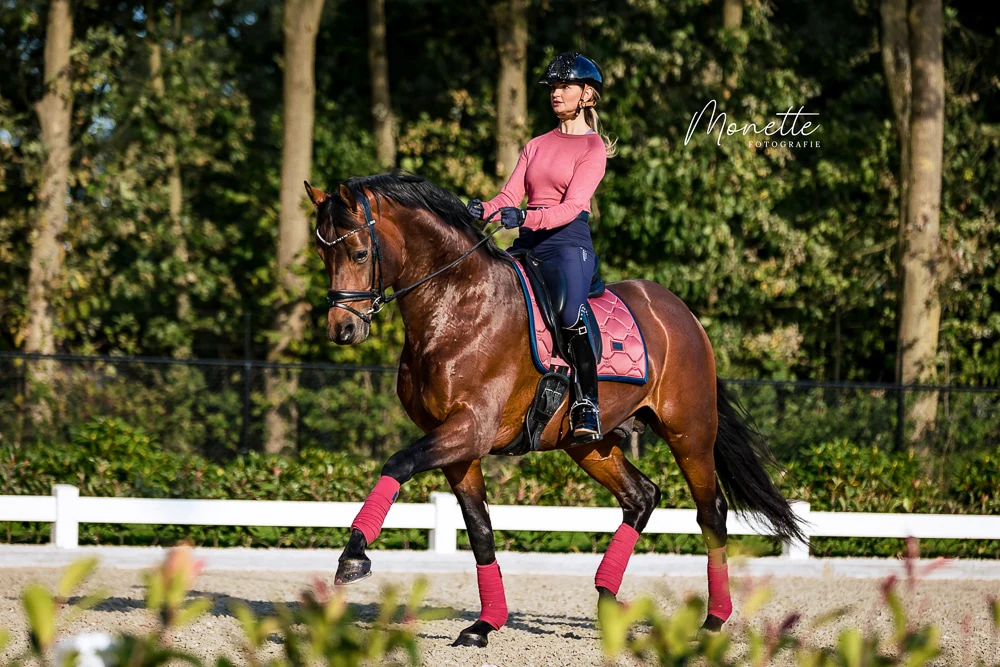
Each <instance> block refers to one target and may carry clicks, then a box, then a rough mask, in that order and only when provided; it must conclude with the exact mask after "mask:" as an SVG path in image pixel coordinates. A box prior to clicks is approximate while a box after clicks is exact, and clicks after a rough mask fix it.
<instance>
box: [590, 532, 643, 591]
mask: <svg viewBox="0 0 1000 667" xmlns="http://www.w3.org/2000/svg"><path fill="white" fill-rule="evenodd" d="M638 541H639V533H637V532H635V528H633V527H632V526H627V525H625V524H624V523H623V524H622V525H620V526H618V530H616V531H615V536H614V537H612V538H611V544H610V545H609V546H608V550H607V551H606V552H605V553H604V558H603V559H602V560H601V566H600V567H598V568H597V576H596V577H594V585H595V586H603V587H604V588H607V589H608V590H609V591H611V592H612V593H614V594H615V595H618V589H619V588H620V587H621V585H622V577H624V576H625V568H626V567H627V566H628V559H629V557H630V556H631V555H632V549H635V543H636V542H638Z"/></svg>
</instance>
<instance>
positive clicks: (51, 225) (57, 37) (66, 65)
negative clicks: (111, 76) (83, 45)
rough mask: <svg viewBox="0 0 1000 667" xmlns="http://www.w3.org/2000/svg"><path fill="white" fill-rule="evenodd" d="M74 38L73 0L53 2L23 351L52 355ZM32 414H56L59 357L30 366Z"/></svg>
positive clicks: (40, 106)
mask: <svg viewBox="0 0 1000 667" xmlns="http://www.w3.org/2000/svg"><path fill="white" fill-rule="evenodd" d="M72 41H73V15H72V13H71V8H70V2H69V0H53V2H52V4H51V5H49V18H48V27H47V28H46V33H45V92H44V94H43V96H42V99H41V100H39V101H38V102H37V103H36V105H35V111H36V113H37V114H38V120H39V124H40V125H41V128H42V146H43V148H44V151H45V171H44V172H43V174H42V181H41V188H40V192H39V196H38V213H37V218H36V228H35V229H34V230H32V233H31V260H30V263H29V268H28V323H27V330H26V331H25V333H24V351H25V352H28V353H41V354H53V353H54V352H55V351H56V342H55V331H54V328H53V312H52V301H51V299H52V295H53V293H54V291H55V290H56V289H57V288H58V284H59V276H60V273H61V272H62V265H63V247H62V242H61V241H60V240H59V236H60V234H62V231H63V228H64V227H65V225H66V196H67V192H66V188H67V184H68V181H69V163H70V158H71V157H72V149H71V147H70V124H71V123H72V119H73V86H72V81H71V79H70V77H71V72H70V62H69V50H70V44H71V43H72ZM26 376H27V380H28V383H27V391H28V396H29V401H28V403H27V404H28V405H29V406H30V409H29V412H28V418H29V419H30V420H31V422H32V423H33V424H34V425H35V426H36V428H45V426H44V425H45V424H47V423H49V422H50V421H51V419H52V406H51V405H50V404H49V403H48V397H49V396H50V395H52V394H58V388H56V387H54V382H55V380H56V366H55V362H54V361H52V360H49V359H46V360H38V361H36V362H34V363H32V364H30V365H29V366H28V368H27V373H26Z"/></svg>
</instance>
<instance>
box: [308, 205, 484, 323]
mask: <svg viewBox="0 0 1000 667" xmlns="http://www.w3.org/2000/svg"><path fill="white" fill-rule="evenodd" d="M358 201H359V202H360V203H361V210H362V211H363V212H364V214H365V224H364V225H362V226H361V227H358V228H357V229H353V230H351V231H349V232H348V233H346V234H344V235H343V236H340V237H338V238H336V239H334V240H333V241H327V240H326V239H324V238H323V237H322V235H320V233H319V227H318V226H317V227H316V238H318V239H319V240H320V242H321V243H323V245H325V246H326V247H328V248H329V247H333V246H335V245H337V244H338V243H340V242H341V241H343V240H344V239H346V238H348V237H349V236H354V235H355V234H357V233H359V232H362V231H364V230H365V229H368V232H369V235H370V237H371V259H372V262H371V265H372V271H371V287H370V288H369V289H367V290H332V289H331V290H327V292H326V299H327V302H328V303H329V304H330V308H343V309H344V310H346V311H348V312H350V313H353V314H354V315H357V316H358V317H359V318H361V321H362V322H364V323H365V324H371V323H372V315H375V314H376V313H378V312H379V311H380V310H382V308H384V307H385V305H386V304H388V303H392V302H393V301H395V300H396V299H398V298H399V297H401V296H404V295H405V294H407V293H408V292H410V291H412V290H415V289H416V288H418V287H420V286H421V285H423V284H424V283H426V282H427V281H428V280H431V279H432V278H435V277H437V276H438V275H440V274H442V273H444V272H445V271H447V270H448V269H450V268H451V267H453V266H455V265H456V264H458V263H459V262H461V261H462V260H463V259H465V258H466V257H468V256H469V255H471V254H472V253H473V252H474V251H475V250H476V248H478V247H479V246H481V245H483V244H484V243H486V242H487V241H489V240H490V239H491V238H493V235H494V234H496V233H497V232H499V231H500V230H501V229H503V227H502V226H500V227H497V228H496V229H494V230H493V231H492V232H490V233H489V234H487V235H486V236H485V237H484V238H483V239H482V240H480V241H479V242H478V243H476V244H475V245H474V246H472V247H471V248H469V250H468V251H466V252H465V253H463V254H462V256H461V257H459V258H458V259H456V260H455V261H453V262H451V263H450V264H448V265H447V266H445V267H444V268H441V269H438V270H437V271H435V272H434V273H432V274H431V275H429V276H427V277H426V278H421V279H420V280H418V281H417V282H415V283H413V284H412V285H409V286H407V287H404V288H403V289H398V290H394V291H393V293H392V294H386V293H385V283H384V282H383V278H382V246H381V245H380V244H379V240H378V232H376V231H375V222H376V220H375V217H374V216H373V215H372V209H371V206H370V205H369V204H368V197H367V196H365V195H363V194H362V195H361V196H360V197H358ZM376 203H377V198H376ZM379 213H380V214H381V206H379ZM494 215H496V214H494ZM492 219H493V216H490V217H489V218H487V220H486V223H489V222H490V221H491V220H492ZM484 224H485V223H484ZM368 299H371V302H372V305H371V307H370V308H369V309H368V310H366V311H364V312H361V311H359V310H357V309H355V308H352V307H350V306H348V305H347V304H348V303H352V302H355V301H367V300H368Z"/></svg>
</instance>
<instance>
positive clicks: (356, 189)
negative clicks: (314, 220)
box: [319, 169, 507, 259]
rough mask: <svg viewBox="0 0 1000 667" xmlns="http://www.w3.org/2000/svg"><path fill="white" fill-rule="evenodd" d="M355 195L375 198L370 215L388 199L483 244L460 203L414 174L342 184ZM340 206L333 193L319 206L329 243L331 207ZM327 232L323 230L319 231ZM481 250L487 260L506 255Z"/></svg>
mask: <svg viewBox="0 0 1000 667" xmlns="http://www.w3.org/2000/svg"><path fill="white" fill-rule="evenodd" d="M343 184H344V185H346V186H347V188H348V189H349V190H350V191H351V194H353V195H354V198H355V199H358V200H360V199H362V198H363V197H365V196H367V195H366V193H365V190H368V191H369V192H371V193H372V194H374V195H375V199H376V201H373V202H371V207H372V213H374V214H376V215H377V207H378V201H377V200H378V198H379V197H382V198H385V199H391V200H393V201H394V202H396V203H397V204H399V205H401V206H405V207H406V208H419V209H423V210H425V211H430V212H431V213H434V214H435V215H437V216H438V217H439V218H441V219H442V220H443V221H444V222H445V223H446V224H448V225H451V226H452V227H456V228H458V229H470V230H472V232H473V234H474V235H475V237H476V240H477V241H479V240H482V239H483V238H485V236H486V235H485V234H484V233H483V231H482V230H481V229H480V228H479V227H478V226H477V225H475V224H473V222H474V221H475V218H473V217H472V216H471V215H470V214H469V212H468V210H466V208H465V204H463V203H462V200H460V199H459V198H458V197H456V196H455V195H454V194H452V193H451V192H448V191H447V190H445V189H443V188H439V187H438V186H436V185H434V184H433V183H431V182H430V181H428V180H426V179H424V178H422V177H420V176H417V175H415V174H409V173H407V172H405V171H402V170H400V169H396V170H395V171H392V172H391V173H388V174H376V175H374V176H355V177H353V178H349V179H347V180H346V181H344V183H343ZM337 202H339V206H340V207H341V208H342V209H343V208H345V207H344V204H343V202H342V201H341V199H340V196H339V195H337V194H336V190H334V194H333V196H331V197H329V198H327V200H326V201H325V202H323V203H322V204H321V205H320V208H319V213H320V227H321V229H320V234H322V235H323V236H324V237H326V238H328V239H333V238H335V236H334V230H333V221H334V220H333V216H334V215H335V212H334V207H335V206H337V205H338V204H337ZM344 217H345V219H344V220H341V219H339V218H338V225H337V226H338V227H340V228H341V229H348V230H349V229H350V228H351V227H350V226H347V225H345V224H343V223H344V222H346V216H344ZM324 227H325V228H326V229H322V228H324ZM481 248H482V249H483V250H485V251H486V252H487V253H488V254H489V255H490V256H492V257H496V258H498V259H504V258H506V257H507V253H506V252H504V251H503V250H501V249H500V248H499V247H498V246H497V245H496V244H495V243H494V242H493V241H492V240H491V241H487V242H486V243H484V244H483V245H482V246H481Z"/></svg>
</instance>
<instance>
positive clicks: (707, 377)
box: [305, 171, 803, 647]
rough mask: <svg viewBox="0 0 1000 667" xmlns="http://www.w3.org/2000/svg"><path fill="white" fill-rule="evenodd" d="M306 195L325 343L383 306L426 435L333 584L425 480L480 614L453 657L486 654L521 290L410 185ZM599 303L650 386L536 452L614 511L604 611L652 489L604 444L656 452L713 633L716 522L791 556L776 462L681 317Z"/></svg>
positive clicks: (349, 340) (676, 306)
mask: <svg viewBox="0 0 1000 667" xmlns="http://www.w3.org/2000/svg"><path fill="white" fill-rule="evenodd" d="M305 185H306V191H307V193H308V195H309V198H310V199H311V200H312V202H313V204H314V206H315V207H316V230H315V231H316V233H315V244H316V250H317V252H318V253H319V255H320V256H321V257H322V259H323V264H324V266H325V268H326V272H327V274H328V276H329V280H330V288H329V292H328V299H329V302H330V306H331V307H330V310H329V312H328V315H327V323H326V332H327V337H328V338H329V339H330V340H331V341H333V342H335V343H337V344H339V345H351V344H357V343H361V342H362V341H364V340H365V339H366V338H367V337H368V334H369V331H370V324H371V320H372V317H373V316H374V315H375V314H376V313H377V312H378V311H379V310H380V309H381V308H382V307H383V306H384V305H385V304H386V303H388V302H390V301H393V300H395V299H396V298H398V299H399V308H400V312H401V314H402V318H403V323H404V326H405V330H406V337H405V341H404V344H403V351H402V355H401V357H400V360H399V376H398V381H397V387H396V391H397V394H398V395H399V399H400V401H401V402H402V404H403V407H404V408H405V409H406V412H407V414H408V415H409V416H410V418H411V419H412V420H413V421H414V423H416V425H417V426H419V427H420V429H421V430H422V431H423V432H424V433H425V435H424V436H423V437H421V438H419V439H418V440H416V441H415V442H413V443H412V444H410V445H409V446H407V447H405V448H404V449H402V450H400V451H398V452H396V453H395V454H393V455H392V456H391V457H389V460H388V461H387V462H386V463H385V465H384V466H383V468H382V476H381V478H380V479H379V480H378V483H377V484H376V485H375V488H374V489H373V490H372V492H371V494H370V495H369V496H368V498H367V500H366V501H365V503H364V505H363V506H362V509H361V511H360V512H359V513H358V516H357V518H356V519H355V521H354V523H353V525H352V530H351V536H350V538H349V541H348V544H347V546H346V547H345V548H344V552H343V554H342V555H341V557H340V560H339V565H338V569H337V574H336V577H335V583H336V584H338V585H343V584H349V583H352V582H355V581H358V580H360V579H363V578H365V577H367V576H368V575H369V574H370V573H371V561H370V560H369V559H368V557H367V556H366V555H365V549H366V547H367V546H368V545H369V544H371V543H372V541H373V540H374V539H375V538H376V537H378V534H379V532H380V530H381V528H382V524H383V522H384V520H385V516H386V513H387V512H388V511H389V508H390V506H391V504H392V502H393V501H394V500H395V499H396V496H397V495H398V492H399V488H400V485H401V484H404V483H405V482H406V481H407V480H409V479H410V478H412V477H413V476H414V475H416V474H418V473H421V472H425V471H428V470H435V469H440V470H442V471H443V472H444V475H445V477H446V479H447V480H448V483H449V484H450V485H451V488H452V490H453V491H454V493H455V496H456V498H457V500H458V503H459V506H460V507H461V510H462V515H463V517H464V519H465V525H466V528H467V530H468V534H469V543H470V545H471V547H472V552H473V555H474V556H475V560H476V570H477V578H478V583H479V593H480V601H481V604H482V608H481V614H480V616H479V619H478V620H477V621H476V622H475V623H473V624H472V625H471V626H469V627H468V628H466V629H464V630H463V631H462V632H461V633H460V635H459V637H458V638H457V639H456V641H455V644H456V645H465V646H480V647H482V646H486V645H487V643H488V639H487V635H489V633H490V632H492V631H494V630H498V629H500V627H501V626H503V625H504V623H505V622H506V620H507V604H506V598H505V596H504V590H503V581H502V578H501V574H500V569H499V566H498V564H497V562H496V555H495V551H494V539H493V529H492V526H491V524H490V515H489V509H488V505H487V499H486V487H485V485H484V482H483V473H482V468H481V462H482V459H483V458H484V457H485V456H487V455H488V454H490V453H496V452H499V451H500V450H502V449H503V448H504V447H506V446H507V445H508V444H509V443H511V442H512V441H514V440H515V438H517V437H518V434H519V433H520V432H521V430H522V426H523V423H524V419H525V414H526V412H527V411H528V408H529V404H530V403H531V402H532V400H533V398H534V395H535V389H536V385H537V384H538V381H539V377H540V375H539V373H538V371H537V370H536V369H535V367H534V366H533V363H532V357H531V352H530V349H529V340H528V336H529V327H528V312H527V309H526V306H525V300H524V296H523V294H522V291H521V287H520V284H519V279H518V277H517V274H516V273H515V269H514V267H513V265H512V263H511V261H510V258H509V256H508V255H507V254H506V253H505V252H504V251H503V250H501V249H500V248H498V247H497V246H496V245H495V244H494V243H493V242H492V241H491V240H490V239H489V238H488V237H487V236H486V235H485V234H484V233H483V231H482V230H481V229H479V227H477V226H475V225H474V224H473V222H474V221H473V218H472V216H471V215H470V214H469V213H468V212H467V211H466V208H465V206H464V205H463V204H462V202H461V200H459V199H458V198H457V197H456V196H455V195H453V194H451V193H449V192H447V191H445V190H443V189H440V188H438V187H437V186H435V185H432V184H431V183H429V182H428V181H426V180H424V179H422V178H420V177H417V176H413V175H410V174H406V173H404V172H399V171H396V172H393V173H391V174H380V175H375V176H368V177H356V178H351V179H348V180H347V181H345V182H343V183H341V184H340V186H339V188H338V190H337V193H336V194H334V195H331V194H328V193H326V192H323V191H322V190H319V189H317V188H314V187H312V186H311V185H309V183H308V182H307V183H306V184H305ZM608 287H609V289H611V290H612V291H613V292H614V293H615V294H616V295H618V297H619V298H621V299H622V300H623V301H624V302H625V303H626V304H627V305H628V307H629V309H630V310H631V311H632V313H633V315H634V316H635V319H636V321H637V322H638V324H639V326H640V327H641V329H642V331H643V334H644V337H645V341H646V347H647V355H648V364H649V380H648V382H647V383H646V384H644V385H635V384H624V383H612V382H601V383H600V396H601V399H600V404H601V415H602V421H603V422H604V424H605V425H606V427H607V430H608V431H609V432H608V433H607V434H606V435H605V436H604V438H603V439H602V440H600V441H597V442H593V443H589V444H574V441H573V437H572V433H571V431H570V428H569V423H568V418H567V415H566V412H567V411H566V409H565V407H561V408H560V412H559V413H557V415H556V416H555V417H554V418H553V419H552V421H551V422H550V423H549V424H548V426H547V427H546V428H545V430H544V431H543V433H542V436H541V443H540V446H539V451H550V450H554V449H562V450H565V451H566V453H567V454H568V455H569V458H571V459H572V460H573V461H574V462H576V464H577V465H579V466H580V467H582V468H583V469H584V470H585V471H586V472H587V473H588V474H589V475H590V476H591V477H593V478H594V479H595V480H596V481H597V482H598V483H600V484H601V485H603V486H604V487H605V488H607V489H608V490H609V491H610V492H611V493H612V494H613V495H614V496H615V498H616V499H617V500H618V502H619V504H620V505H621V507H622V513H623V521H622V525H621V526H620V527H619V529H618V531H617V532H616V533H615V535H614V537H613V539H612V541H611V544H610V546H609V547H608V550H607V552H606V553H605V555H604V558H603V561H602V562H601V565H600V567H599V568H598V571H597V575H596V577H595V586H596V588H597V592H598V599H599V600H600V599H602V598H605V599H606V598H611V599H614V598H615V597H616V596H617V593H618V589H619V586H620V585H621V580H622V577H623V575H624V571H625V567H626V565H627V563H628V559H629V557H630V555H631V553H632V550H633V548H634V546H635V543H636V540H637V539H638V537H639V534H640V533H641V532H642V530H643V528H645V526H646V523H647V521H648V520H649V518H650V515H651V514H652V512H653V510H654V509H655V508H656V507H657V505H658V504H659V502H660V490H659V488H658V487H657V486H656V484H654V483H653V482H652V481H651V480H650V479H649V478H648V477H646V476H645V475H644V474H643V473H642V472H640V471H639V470H638V469H637V468H636V467H635V466H634V465H633V464H632V463H631V462H630V461H629V460H628V459H626V458H625V455H624V454H623V452H622V448H621V440H622V435H621V434H620V433H613V432H611V428H613V427H615V426H617V425H619V424H622V423H624V422H626V421H627V420H628V419H629V418H632V417H634V418H636V419H639V420H641V421H642V422H644V423H645V424H647V425H648V426H649V427H650V428H652V429H653V431H654V432H655V433H656V434H657V435H658V436H659V437H660V438H662V439H663V440H664V441H666V443H667V444H668V445H669V447H670V449H671V451H672V453H673V455H674V458H675V460H676V461H677V465H679V466H680V469H681V472H682V473H683V475H684V478H685V480H686V481H687V483H688V486H689V488H690V490H691V495H692V496H693V497H694V501H695V505H696V506H697V520H698V524H699V526H700V528H701V530H702V534H703V536H704V540H705V546H706V550H707V552H708V593H709V602H708V610H707V615H706V618H705V622H704V626H703V627H705V628H706V629H708V630H718V629H719V628H721V627H722V624H723V623H724V622H725V621H726V620H727V619H728V618H729V615H730V614H731V613H732V601H731V598H730V593H729V580H728V566H727V565H726V538H727V532H726V514H727V510H728V507H729V506H730V505H731V506H732V507H733V508H734V510H736V511H739V512H744V511H746V512H750V513H753V514H754V516H755V517H756V518H758V519H760V520H761V521H762V523H763V524H764V525H766V526H767V527H768V528H769V529H770V531H771V533H772V534H774V535H778V536H780V537H781V538H783V539H786V540H787V539H800V540H801V539H803V538H802V532H801V528H800V525H799V520H798V518H797V517H796V516H795V514H794V513H793V512H792V510H791V508H790V507H789V505H788V502H787V501H786V500H785V499H784V498H783V497H782V495H781V493H780V492H779V491H778V489H777V488H776V486H775V484H774V482H773V481H772V480H771V478H770V476H769V474H768V470H767V467H766V466H767V465H772V464H774V460H773V458H771V455H770V453H769V451H768V449H767V446H766V443H765V442H764V439H763V437H762V436H761V434H760V433H759V432H758V431H757V430H756V428H755V427H754V425H753V422H752V420H751V419H749V417H748V415H746V413H745V411H744V410H743V409H742V406H740V405H739V402H738V401H737V400H735V399H734V398H733V397H732V396H731V395H730V393H729V392H728V390H727V389H726V388H725V386H724V385H723V384H722V382H721V381H720V380H719V379H718V377H717V376H716V372H715V358H714V354H713V350H712V345H711V343H710V342H709V340H708V336H707V335H706V334H705V331H704V329H703V328H702V326H701V324H700V323H699V322H698V320H697V319H696V318H695V316H694V315H693V314H692V313H691V311H690V310H688V308H687V306H685V305H684V303H683V302H682V301H681V300H680V299H679V298H678V297H677V296H675V295H674V294H672V293H671V292H670V291H669V290H667V289H666V288H664V287H661V286H660V285H658V284H656V283H653V282H650V281H646V280H625V281H622V282H617V283H613V284H611V285H609V286H608ZM387 288H392V289H393V290H394V292H391V293H387V292H386V289H387ZM720 482H721V484H720Z"/></svg>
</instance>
